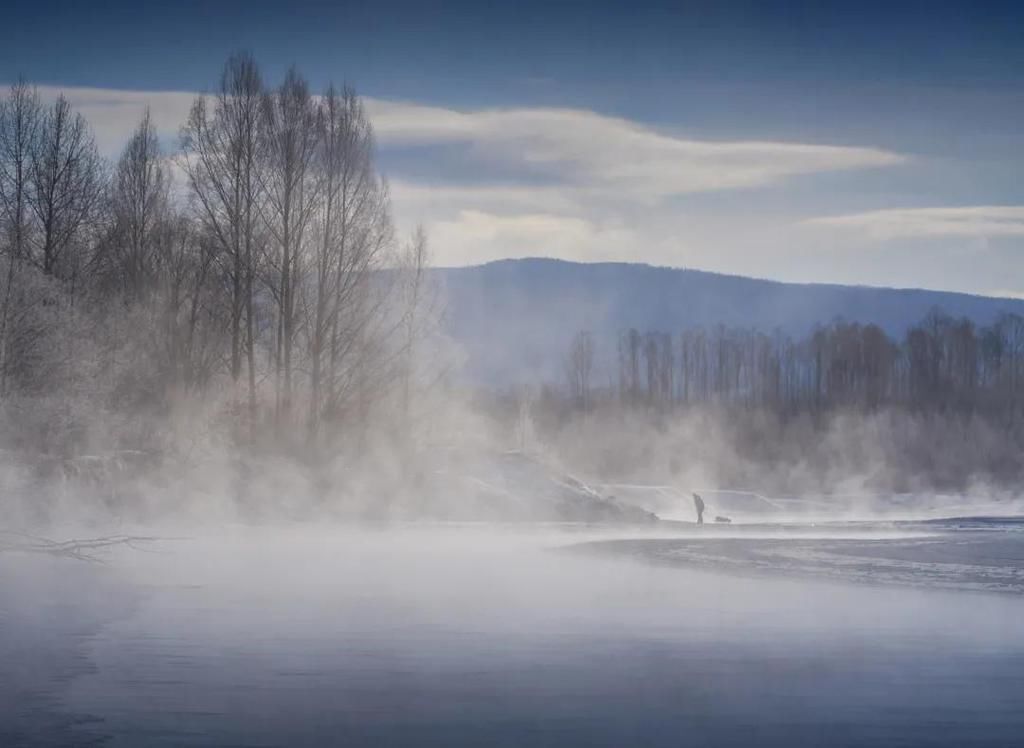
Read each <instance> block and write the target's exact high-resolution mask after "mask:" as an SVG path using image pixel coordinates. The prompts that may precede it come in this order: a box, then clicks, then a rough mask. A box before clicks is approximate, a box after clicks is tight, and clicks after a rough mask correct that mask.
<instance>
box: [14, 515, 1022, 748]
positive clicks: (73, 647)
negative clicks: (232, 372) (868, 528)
mask: <svg viewBox="0 0 1024 748" xmlns="http://www.w3.org/2000/svg"><path fill="white" fill-rule="evenodd" d="M737 532H738V533H739V531H737ZM872 533H873V534H867V535H858V534H857V533H855V532H854V533H853V534H852V535H851V534H850V533H847V534H845V535H844V534H842V533H838V534H837V533H835V532H832V531H830V532H826V533H823V534H822V536H821V537H820V538H819V537H818V536H817V535H816V531H815V530H814V529H813V528H811V529H809V530H804V531H802V532H801V533H799V541H800V542H801V543H806V542H807V541H808V540H809V539H810V540H815V539H817V540H818V541H819V543H820V545H821V547H827V546H828V545H829V544H830V543H834V544H842V543H844V542H854V543H860V544H861V545H862V546H863V545H864V544H866V543H867V544H874V545H871V547H872V553H874V554H875V555H876V556H878V555H879V554H880V553H881V551H880V550H879V549H880V548H883V547H884V546H885V544H886V543H891V544H893V547H906V546H907V543H908V542H909V541H914V542H915V543H916V541H917V540H919V539H920V538H921V537H928V536H930V535H933V536H934V535H937V536H939V537H942V538H944V539H946V540H948V541H949V547H950V548H954V547H957V546H959V545H962V542H963V540H964V539H965V538H969V537H976V536H975V535H956V534H955V533H950V534H949V535H948V536H947V535H946V529H945V528H939V529H938V530H935V528H930V529H929V528H924V529H923V530H922V529H921V528H916V529H913V530H910V529H907V528H887V529H885V530H884V531H881V532H880V533H875V531H872ZM166 534H168V535H175V536H177V537H174V538H169V539H167V540H163V541H159V542H154V543H151V544H149V545H146V546H144V547H142V548H120V549H117V550H115V551H113V552H112V553H110V554H109V555H108V556H106V557H105V558H104V561H105V562H104V563H102V564H89V563H84V562H81V561H74V560H67V559H54V558H48V557H41V556H28V555H18V554H13V553H8V554H4V555H2V556H0V745H3V746H22V745H24V746H37V745H61V746H64V745H68V746H71V745H75V746H77V745H97V746H330V745H356V746H362V745H391V746H405V745H416V746H456V745H465V746H478V745H500V746H522V745H531V746H577V745H578V746H595V745H596V746H632V745H639V746H685V745H695V746H696V745H701V746H707V745H711V746H716V745H721V746H750V745H761V746H801V745H807V746H825V745H836V746H854V745H886V746H896V745H906V746H966V745H977V746H982V745H984V746H989V745H990V746H1010V745H1021V744H1024V596H1021V595H1019V594H1006V593H1005V592H1004V593H1002V594H997V593H992V592H979V591H977V590H969V589H968V590H963V589H942V588H939V589H936V588H932V587H930V586H928V585H925V586H920V587H919V586H914V585H912V584H911V585H908V584H897V585H889V584H883V585H873V584H864V583H848V582H847V581H844V580H843V579H837V578H835V576H834V575H833V574H830V575H829V576H828V577H824V578H816V577H815V576H814V575H813V574H812V575H807V574H801V575H799V576H788V575H773V574H766V573H764V569H763V568H759V569H757V570H755V571H756V573H753V574H746V573H743V572H742V570H740V571H739V572H737V569H736V568H732V567H728V565H725V566H723V568H725V572H723V571H720V570H719V568H718V567H717V566H716V565H715V564H714V563H703V564H691V563H658V562H655V563H650V562H649V561H650V560H651V559H647V558H645V553H644V552H638V551H637V548H638V547H640V548H642V547H646V546H644V543H647V542H650V543H652V544H653V545H651V546H650V547H652V548H656V549H657V552H656V553H655V554H654V555H655V556H657V555H659V554H662V555H663V553H664V551H665V545H664V544H665V543H666V542H671V540H672V538H673V537H674V535H673V534H672V533H668V534H664V533H663V534H662V537H660V538H659V539H656V540H650V541H648V539H647V538H638V537H633V538H631V539H628V543H631V544H632V545H631V546H630V547H629V553H626V554H623V553H619V552H605V549H604V546H602V545H596V546H595V545H588V546H587V548H588V549H597V550H596V551H595V552H586V553H578V552H568V551H566V550H565V548H566V547H567V546H578V544H579V543H581V542H583V541H592V540H605V541H607V540H609V539H611V538H620V536H621V535H622V533H615V532H608V531H606V532H603V533H594V532H592V531H583V530H576V531H572V532H565V531H564V530H562V529H556V528H533V529H529V530H526V529H519V530H515V531H512V530H506V531H501V530H498V529H495V528H486V527H471V526H460V527H446V528H439V527H433V528H423V527H420V528H405V529H391V530H387V531H384V530H362V531H353V530H342V529H338V528H323V527H318V528H313V527H294V526H293V527H289V528H287V529H281V528H276V529H268V528H263V529H254V528H220V529H218V530H217V531H216V532H212V531H209V530H206V531H204V532H201V533H197V532H194V531H193V532H181V531H178V532H176V533H166ZM739 534H740V535H741V536H742V533H739ZM1018 535H1021V536H1024V534H1020V533H1019V534H1018ZM743 537H749V534H748V535H747V536H743ZM786 537H788V536H787V535H786V534H785V533H782V534H780V533H779V532H774V533H772V534H771V539H772V541H773V542H774V541H782V542H783V543H785V540H786ZM1006 537H1010V538H1011V540H1012V542H1016V541H1015V540H1013V538H1014V537H1016V536H1013V535H1009V536H1005V535H999V538H1000V539H1001V541H1002V542H1004V545H1005V542H1007V541H1006ZM708 538H709V539H711V536H710V535H709V536H708ZM754 540H756V538H752V542H753V541H754ZM876 541H877V543H876ZM693 542H694V541H693V536H692V534H691V535H689V536H687V538H686V539H685V543H684V545H686V547H690V546H691V545H692V543H693ZM638 543H639V544H640V545H639V546H638V545H637V544H638ZM794 543H796V541H795V540H794ZM687 544H689V545H687ZM605 545H607V544H605ZM612 545H614V544H612ZM727 545H728V544H727ZM821 547H817V549H816V550H815V553H816V554H819V555H820V551H821ZM1015 547H1016V549H1017V550H1012V549H1011V550H1010V551H1007V550H1006V548H1005V547H1004V548H1003V549H1002V551H1001V553H1002V555H1003V556H1006V555H1007V554H1009V555H1010V556H1013V555H1014V554H1015V553H1016V554H1017V555H1018V556H1019V555H1020V554H1019V551H1020V550H1021V548H1022V547H1024V546H1015ZM574 550H578V547H577V548H575V549H574ZM613 551H614V549H613ZM932 552H933V553H935V552H936V551H935V549H934V547H933V548H932ZM900 553H903V552H902V551H901V552H900ZM900 553H896V554H895V555H897V556H899V555H900ZM691 555H692V554H691ZM791 555H792V554H791ZM904 555H905V554H904ZM684 556H685V554H684ZM961 556H962V554H961ZM720 557H721V552H720V551H716V552H715V554H711V555H709V556H708V558H711V559H712V561H713V560H714V559H715V558H720ZM816 557H817V556H815V555H813V554H812V555H811V556H808V555H807V554H806V553H804V555H802V556H800V558H801V559H802V560H804V561H806V559H807V558H816ZM673 558H675V557H673ZM677 560H678V559H677ZM683 560H684V561H685V560H686V558H684V559H683ZM655 561H657V559H655ZM941 562H942V560H941V559H939V561H937V562H936V563H941ZM955 562H956V563H959V564H963V563H964V559H963V558H962V557H957V559H956V561H955ZM860 581H861V582H862V581H863V580H862V579H861V580H860Z"/></svg>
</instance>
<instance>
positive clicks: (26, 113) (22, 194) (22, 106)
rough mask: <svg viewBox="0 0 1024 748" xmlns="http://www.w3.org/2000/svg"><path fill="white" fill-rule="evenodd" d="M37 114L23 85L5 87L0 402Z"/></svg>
mask: <svg viewBox="0 0 1024 748" xmlns="http://www.w3.org/2000/svg"><path fill="white" fill-rule="evenodd" d="M41 114H42V109H41V106H40V104H39V96H38V94H37V93H36V91H35V89H34V88H30V87H29V85H28V84H27V83H26V82H25V81H24V80H23V79H22V80H19V81H18V82H17V83H15V84H14V85H13V86H11V91H10V94H9V96H8V97H7V99H5V100H3V101H0V230H2V231H3V237H4V239H5V242H4V244H3V245H2V247H3V249H4V251H5V252H6V254H7V267H6V269H5V272H4V279H3V299H2V301H0V397H3V396H4V395H5V394H6V392H7V378H8V373H9V372H10V370H11V364H12V361H11V358H12V357H11V354H12V352H13V350H14V348H15V347H16V341H14V340H13V339H12V338H13V336H12V334H11V330H12V327H13V325H12V324H11V316H12V313H13V310H12V305H13V304H14V294H15V284H14V282H15V278H16V277H17V276H18V274H19V272H20V265H21V263H22V262H23V261H24V260H25V259H26V258H27V254H28V248H27V241H28V233H29V230H30V227H31V222H30V219H31V215H30V209H29V194H30V190H31V186H32V183H31V179H32V168H31V167H32V153H33V152H34V150H35V146H36V139H37V137H38V135H39V124H40V120H41ZM17 311H18V312H21V311H23V310H17Z"/></svg>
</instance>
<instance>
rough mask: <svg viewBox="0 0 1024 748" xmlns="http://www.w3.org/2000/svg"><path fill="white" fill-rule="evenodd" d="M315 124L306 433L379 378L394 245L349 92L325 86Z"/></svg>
mask: <svg viewBox="0 0 1024 748" xmlns="http://www.w3.org/2000/svg"><path fill="white" fill-rule="evenodd" d="M321 126H322V136H321V156H320V162H321V163H320V168H321V174H322V176H321V178H322V186H321V189H322V199H321V204H320V211H319V213H318V229H319V235H318V241H317V244H316V249H315V252H314V258H313V264H314V267H315V276H314V279H313V292H312V295H313V300H312V313H311V319H312V322H311V329H310V333H309V341H310V342H309V355H310V366H311V387H310V402H309V415H308V426H309V431H310V433H316V432H317V430H318V429H319V428H320V425H321V424H322V421H323V420H324V419H325V418H328V417H330V418H336V417H337V416H339V415H340V414H341V412H342V411H343V409H345V407H346V406H347V405H348V404H350V403H351V401H352V400H353V399H355V400H363V401H364V404H365V399H366V396H367V387H368V386H369V385H370V384H371V383H373V382H375V381H376V382H378V383H379V382H380V381H381V376H382V374H383V372H380V371H379V367H380V366H381V365H382V361H383V360H384V359H385V357H384V356H383V355H382V338H383V337H384V333H385V332H386V330H385V329H384V328H386V326H387V323H386V319H385V318H386V314H385V311H386V309H385V303H386V301H387V295H388V294H387V292H388V290H389V289H388V285H389V284H388V282H387V279H386V277H385V276H386V274H382V273H380V272H379V271H380V270H382V269H383V268H385V267H386V266H387V264H388V263H389V261H390V259H391V254H392V250H393V243H394V242H393V229H392V224H391V213H390V200H389V198H388V192H387V189H386V187H385V185H384V184H383V183H382V181H381V179H380V178H379V176H378V175H377V172H376V170H375V168H374V141H373V129H372V127H371V125H370V121H369V119H368V117H367V116H366V112H365V110H364V108H363V104H362V102H361V101H360V99H359V97H358V96H357V95H356V93H355V91H353V90H352V89H349V88H345V89H343V90H341V91H338V90H337V89H335V88H334V87H333V86H332V87H330V88H328V90H327V92H326V93H325V94H324V96H323V97H322V99H321ZM375 370H378V371H376V372H375Z"/></svg>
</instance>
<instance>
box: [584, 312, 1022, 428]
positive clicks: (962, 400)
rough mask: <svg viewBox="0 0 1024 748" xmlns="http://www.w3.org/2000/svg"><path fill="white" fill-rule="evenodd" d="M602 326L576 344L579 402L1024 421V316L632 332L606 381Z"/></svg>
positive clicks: (934, 315) (622, 338) (622, 339)
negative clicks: (898, 335)
mask: <svg viewBox="0 0 1024 748" xmlns="http://www.w3.org/2000/svg"><path fill="white" fill-rule="evenodd" d="M597 370H598V367H597V355H596V353H595V343H594V340H593V336H592V335H591V334H590V333H588V332H585V331H582V332H579V333H577V334H576V335H575V336H574V338H573V339H572V341H571V344H570V347H569V351H568V353H567V354H566V361H565V372H566V383H567V391H568V394H569V397H570V399H571V401H572V402H573V403H574V404H575V405H576V407H578V408H579V409H582V410H586V409H588V408H590V407H591V405H592V404H593V403H594V402H595V401H596V400H598V399H601V398H604V399H606V400H607V399H609V398H610V399H615V400H618V401H620V402H622V403H627V404H631V405H653V406H657V407H659V408H660V407H664V406H674V405H685V404H689V403H721V404H731V405H742V406H750V407H758V408H768V409H772V410H775V411H777V412H779V413H781V414H795V413H801V412H823V411H834V410H837V409H855V410H861V411H866V412H870V411H876V410H879V409H881V408H885V407H893V406H896V407H905V408H908V409H913V410H915V411H920V412H936V413H962V414H981V415H985V416H991V417H992V418H995V419H998V420H1000V421H1002V422H1005V423H1006V424H1008V425H1015V424H1019V423H1020V422H1021V421H1022V420H1024V318H1022V317H1021V316H1019V315H1017V314H1010V313H1003V314H1001V315H1000V316H999V317H998V318H997V319H996V320H994V321H993V322H992V323H991V324H990V325H986V326H982V327H978V326H977V325H976V324H975V323H974V322H973V321H971V320H969V319H966V318H961V319H955V318H953V317H950V316H949V315H947V314H945V313H943V312H942V311H941V310H939V309H934V310H932V311H931V312H930V313H929V314H928V315H927V316H926V317H925V318H924V319H923V320H922V321H921V322H919V323H918V324H916V325H914V326H913V327H911V328H910V329H909V330H908V331H907V332H906V334H905V335H904V337H903V338H902V339H894V338H893V337H891V336H889V335H888V334H886V332H885V331H884V330H882V329H881V328H880V327H878V326H877V325H874V324H866V325H865V324H859V323H855V322H846V321H841V320H837V321H835V322H833V323H832V324H830V325H827V326H822V327H818V328H817V329H815V330H814V331H813V332H812V333H810V334H809V335H807V336H806V337H804V338H802V339H797V340H794V339H793V338H791V337H789V336H787V335H783V334H782V333H779V332H776V333H774V334H767V333H764V332H759V331H756V330H750V329H736V328H727V327H724V326H718V327H715V328H713V329H710V330H704V329H690V330H685V331H683V332H681V333H679V334H676V335H672V334H670V333H666V332H640V331H638V330H635V329H631V330H627V331H624V332H622V333H621V334H620V335H619V337H618V340H617V341H616V345H615V350H614V365H613V367H612V372H611V376H610V377H609V384H608V386H607V387H603V388H601V387H598V386H596V384H595V382H596V380H597V377H596V372H597Z"/></svg>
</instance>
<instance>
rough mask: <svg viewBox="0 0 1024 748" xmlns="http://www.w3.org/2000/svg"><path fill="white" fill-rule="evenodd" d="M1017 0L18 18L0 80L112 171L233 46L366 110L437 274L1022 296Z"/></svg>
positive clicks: (190, 6)
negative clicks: (530, 258)
mask: <svg viewBox="0 0 1024 748" xmlns="http://www.w3.org/2000/svg"><path fill="white" fill-rule="evenodd" d="M1022 28H1024V4H1022V3H999V2H984V3H957V4H946V3H941V2H928V3H913V2H900V3H897V2H888V3H869V2H867V3H866V2H861V3H852V2H851V3H798V2H791V3H771V2H758V3H727V2H718V3H690V4H687V3H642V2H631V3H600V2H587V3H568V2H562V3H559V2H543V3H535V2H521V3H439V2H419V3H386V2H377V3H292V4H290V5H287V6H286V5H285V4H284V3H279V4H270V3H259V2H248V3H229V2H219V3H190V2H180V3H159V4H155V3H154V4H151V5H145V6H143V5H142V4H139V3H118V2H108V3H102V2H90V3H85V2H78V3H50V2H32V3H20V2H16V3H14V7H13V9H9V10H8V11H7V12H6V13H5V23H4V25H3V27H2V28H0V79H2V78H7V79H13V78H14V77H16V76H17V75H19V74H23V75H25V76H26V77H28V78H29V79H30V80H32V81H33V82H35V83H37V84H39V85H40V86H41V87H42V91H43V93H44V95H54V93H55V92H56V90H58V89H64V90H67V91H68V92H69V96H70V97H71V98H72V101H73V102H75V103H76V104H78V105H79V106H80V108H82V109H83V110H84V111H85V112H86V114H87V115H88V116H90V119H92V120H93V121H94V123H95V127H96V130H97V135H98V138H99V141H100V143H101V146H103V148H104V149H105V150H107V151H108V152H110V153H111V154H113V153H116V150H117V148H118V146H119V143H120V139H121V138H123V137H124V134H125V133H126V132H127V131H128V130H129V129H130V127H131V125H132V124H133V123H132V121H131V120H132V119H133V118H135V117H136V116H137V115H138V112H139V111H140V110H141V107H143V106H145V105H146V104H150V105H151V106H153V108H154V112H155V114H156V117H157V121H158V122H159V123H160V125H161V127H162V129H163V130H164V132H165V135H166V136H167V142H168V143H172V142H173V139H174V138H173V134H174V130H175V128H176V127H177V123H178V122H179V121H180V119H181V117H182V116H183V111H184V110H186V109H187V102H188V101H189V99H190V97H191V95H193V94H194V93H195V92H197V91H202V90H209V89H210V88H212V87H213V86H214V85H215V84H216V81H217V77H218V73H219V69H220V67H221V65H222V63H223V60H224V58H225V57H226V56H227V54H228V53H229V52H231V51H232V50H234V49H238V48H246V49H250V50H252V51H253V52H254V53H255V54H256V56H257V58H258V59H259V60H260V62H261V64H262V66H263V69H264V71H265V74H266V77H267V78H268V79H269V80H270V81H275V80H278V79H280V77H281V75H282V74H283V72H284V70H285V69H286V68H287V67H288V66H289V65H292V64H295V65H297V66H299V68H300V69H301V70H302V71H303V72H304V73H305V74H306V75H307V76H308V77H309V78H310V80H311V82H312V83H313V84H314V86H315V87H317V88H319V87H322V86H323V85H325V84H326V83H327V82H328V81H329V80H332V79H333V80H335V81H349V82H352V83H354V84H355V85H356V86H357V88H358V89H359V90H360V92H361V93H363V94H364V95H365V96H366V97H367V98H368V100H369V104H370V111H371V113H372V114H373V116H374V118H375V122H376V123H377V129H378V134H379V141H380V152H381V154H380V155H381V164H382V167H383V168H384V170H385V172H386V173H387V175H388V177H389V179H390V181H391V184H392V190H393V196H394V202H395V211H396V218H397V221H398V224H399V226H400V228H402V229H403V230H409V229H410V228H411V226H412V225H414V224H415V223H416V222H422V223H424V224H425V225H426V227H427V229H428V231H429V233H430V236H431V239H432V245H433V250H434V253H435V256H436V258H437V260H438V261H439V262H441V263H444V264H465V263H472V262H481V261H486V260H490V259H494V258H496V257H502V256H527V255H553V256H560V257H565V258H568V259H580V260H609V259H614V260H626V261H645V262H652V263H657V264H667V265H675V266H687V267H698V268H706V269H711V270H718V271H723V272H735V273H743V274H753V275H759V276H766V277H772V278H780V279H785V280H799V281H831V282H841V283H868V284H873V285H897V286H925V287H931V288H942V289H953V290H965V291H972V292H980V293H1000V294H1002V293H1005V294H1024V179H1021V172H1022V169H1021V167H1022V166H1024V156H1022V155H1021V154H1024V127H1022V124H1021V123H1024V43H1022V42H1021V31H1020V29H1022Z"/></svg>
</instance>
